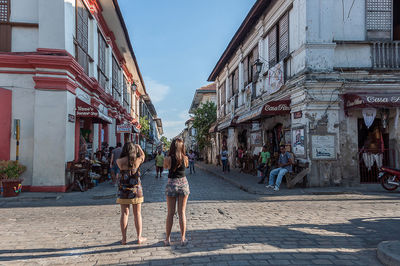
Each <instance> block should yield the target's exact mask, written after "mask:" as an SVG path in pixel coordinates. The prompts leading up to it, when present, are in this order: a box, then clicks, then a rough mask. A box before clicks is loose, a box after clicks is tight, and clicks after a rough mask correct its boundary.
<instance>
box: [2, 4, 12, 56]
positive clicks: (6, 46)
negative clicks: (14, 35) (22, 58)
mask: <svg viewBox="0 0 400 266" xmlns="http://www.w3.org/2000/svg"><path fill="white" fill-rule="evenodd" d="M9 20H10V1H9V0H0V23H1V22H9ZM0 52H11V25H6V24H0Z"/></svg>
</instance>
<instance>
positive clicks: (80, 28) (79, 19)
mask: <svg viewBox="0 0 400 266" xmlns="http://www.w3.org/2000/svg"><path fill="white" fill-rule="evenodd" d="M76 4H77V5H76V8H77V11H76V41H77V59H78V63H79V64H80V65H81V66H82V67H83V69H84V70H85V72H86V73H89V55H88V51H89V12H88V10H87V9H86V7H85V6H84V5H83V3H82V1H81V0H77V2H76Z"/></svg>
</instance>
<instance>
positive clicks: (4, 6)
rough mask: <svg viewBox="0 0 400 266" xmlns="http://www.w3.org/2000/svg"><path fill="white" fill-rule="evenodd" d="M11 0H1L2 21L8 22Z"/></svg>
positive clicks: (0, 12) (0, 16) (0, 14)
mask: <svg viewBox="0 0 400 266" xmlns="http://www.w3.org/2000/svg"><path fill="white" fill-rule="evenodd" d="M9 7H10V1H9V0H0V22H8V21H9V16H10V9H9Z"/></svg>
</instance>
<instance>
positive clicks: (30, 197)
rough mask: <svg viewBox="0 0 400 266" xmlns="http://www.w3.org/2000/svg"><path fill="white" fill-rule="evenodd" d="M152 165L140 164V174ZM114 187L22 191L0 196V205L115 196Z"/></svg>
mask: <svg viewBox="0 0 400 266" xmlns="http://www.w3.org/2000/svg"><path fill="white" fill-rule="evenodd" d="M153 167H154V161H153V160H151V161H148V162H145V163H143V164H142V165H141V166H140V170H141V175H142V176H144V175H146V173H147V171H149V170H151V169H152V168H153ZM115 191H116V188H115V187H114V186H111V185H110V183H109V182H108V181H105V182H103V183H100V184H99V185H97V186H95V187H93V188H92V189H89V190H87V191H85V192H80V191H79V192H77V191H73V192H22V193H21V194H20V195H18V196H17V197H9V198H4V197H1V196H0V207H1V206H2V204H1V203H5V202H18V201H37V200H55V201H57V200H59V199H61V198H64V199H65V198H68V199H73V200H74V201H79V200H81V199H84V198H91V199H106V198H110V197H114V196H115Z"/></svg>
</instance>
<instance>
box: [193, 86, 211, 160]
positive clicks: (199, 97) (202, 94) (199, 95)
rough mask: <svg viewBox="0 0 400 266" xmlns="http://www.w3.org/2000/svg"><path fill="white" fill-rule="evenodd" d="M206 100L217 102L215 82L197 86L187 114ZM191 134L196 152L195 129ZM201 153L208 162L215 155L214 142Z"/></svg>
mask: <svg viewBox="0 0 400 266" xmlns="http://www.w3.org/2000/svg"><path fill="white" fill-rule="evenodd" d="M207 102H213V103H215V104H216V103H217V94H216V84H215V82H213V83H211V84H208V85H206V86H203V87H201V88H198V89H197V90H196V92H195V93H194V96H193V100H192V104H191V105H190V109H189V114H191V115H194V114H195V111H196V109H197V108H199V107H200V106H201V105H202V104H205V103H207ZM192 136H193V139H194V144H193V145H192V146H193V147H192V149H193V150H195V151H197V152H198V146H197V143H196V140H195V136H196V131H195V129H194V128H193V132H192ZM202 152H203V154H201V156H202V157H203V158H204V159H205V160H206V161H207V162H208V161H211V158H213V157H214V156H215V155H216V152H217V149H216V146H215V145H214V144H212V145H211V146H209V147H206V149H204V150H203V151H202Z"/></svg>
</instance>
